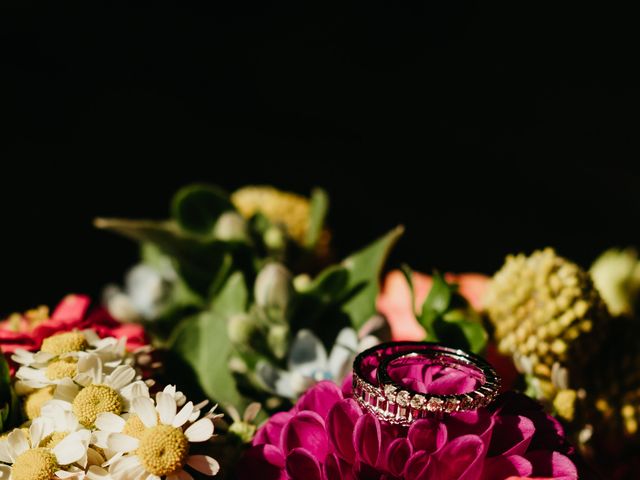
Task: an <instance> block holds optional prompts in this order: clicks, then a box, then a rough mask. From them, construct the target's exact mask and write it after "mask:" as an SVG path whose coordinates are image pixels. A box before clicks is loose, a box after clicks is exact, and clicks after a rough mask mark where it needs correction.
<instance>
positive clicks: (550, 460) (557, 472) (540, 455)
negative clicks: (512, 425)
mask: <svg viewBox="0 0 640 480" xmlns="http://www.w3.org/2000/svg"><path fill="white" fill-rule="evenodd" d="M526 457H527V460H529V461H530V462H531V465H533V476H536V477H550V478H553V479H554V480H575V479H577V478H578V471H577V469H576V466H575V465H574V464H573V462H572V461H571V460H569V458H567V457H565V456H564V455H562V454H561V453H558V452H551V451H548V450H536V451H535V452H530V453H527V455H526Z"/></svg>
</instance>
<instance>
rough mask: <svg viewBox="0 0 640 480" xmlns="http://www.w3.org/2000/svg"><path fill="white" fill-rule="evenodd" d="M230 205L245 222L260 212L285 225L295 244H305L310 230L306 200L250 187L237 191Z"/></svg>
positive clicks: (266, 189)
mask: <svg viewBox="0 0 640 480" xmlns="http://www.w3.org/2000/svg"><path fill="white" fill-rule="evenodd" d="M231 202H232V203H233V205H234V206H235V207H236V208H237V209H238V211H239V212H240V214H241V215H242V216H244V217H246V218H249V217H251V216H252V215H254V214H256V213H258V212H260V213H262V214H263V215H264V216H266V217H267V218H268V219H269V220H271V221H272V222H274V223H280V224H282V225H284V226H285V227H286V229H287V232H288V233H289V235H290V236H291V238H293V240H294V241H295V242H296V243H299V244H301V245H302V244H304V242H305V239H306V235H307V230H308V229H309V211H310V206H309V199H308V198H306V197H303V196H302V195H298V194H295V193H290V192H283V191H281V190H278V189H276V188H274V187H271V186H249V187H244V188H241V189H239V190H236V191H235V192H234V193H233V194H232V195H231Z"/></svg>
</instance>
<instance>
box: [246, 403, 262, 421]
mask: <svg viewBox="0 0 640 480" xmlns="http://www.w3.org/2000/svg"><path fill="white" fill-rule="evenodd" d="M261 408H262V406H261V405H260V404H259V403H258V402H253V403H250V404H249V406H248V407H247V408H246V409H245V410H244V415H243V420H244V421H245V422H253V421H254V420H255V419H256V417H257V416H258V413H259V412H260V409H261Z"/></svg>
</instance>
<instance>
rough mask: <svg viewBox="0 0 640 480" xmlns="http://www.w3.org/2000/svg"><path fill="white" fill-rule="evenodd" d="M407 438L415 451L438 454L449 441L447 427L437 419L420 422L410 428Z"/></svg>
mask: <svg viewBox="0 0 640 480" xmlns="http://www.w3.org/2000/svg"><path fill="white" fill-rule="evenodd" d="M407 438H408V439H409V441H410V442H411V445H412V446H413V450H414V451H418V450H425V451H427V452H428V453H433V452H437V451H438V450H440V448H441V447H442V446H443V445H444V444H445V443H446V441H447V427H446V426H445V424H444V423H442V422H441V421H440V420H437V419H435V418H426V419H422V420H418V421H416V422H414V423H413V425H411V427H409V433H408V434H407Z"/></svg>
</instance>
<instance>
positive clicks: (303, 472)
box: [287, 448, 322, 480]
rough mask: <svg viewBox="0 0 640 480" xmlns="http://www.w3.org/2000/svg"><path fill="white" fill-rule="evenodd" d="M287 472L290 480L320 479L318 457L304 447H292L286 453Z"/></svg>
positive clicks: (320, 471)
mask: <svg viewBox="0 0 640 480" xmlns="http://www.w3.org/2000/svg"><path fill="white" fill-rule="evenodd" d="M287 474H288V475H289V477H290V478H291V480H322V470H321V469H320V463H319V462H318V459H317V458H315V457H314V456H313V455H312V454H311V453H310V452H309V451H307V450H305V449H304V448H294V449H293V450H291V452H289V455H287Z"/></svg>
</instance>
